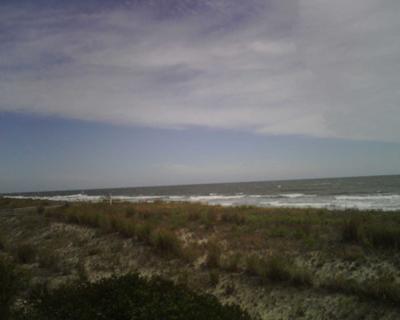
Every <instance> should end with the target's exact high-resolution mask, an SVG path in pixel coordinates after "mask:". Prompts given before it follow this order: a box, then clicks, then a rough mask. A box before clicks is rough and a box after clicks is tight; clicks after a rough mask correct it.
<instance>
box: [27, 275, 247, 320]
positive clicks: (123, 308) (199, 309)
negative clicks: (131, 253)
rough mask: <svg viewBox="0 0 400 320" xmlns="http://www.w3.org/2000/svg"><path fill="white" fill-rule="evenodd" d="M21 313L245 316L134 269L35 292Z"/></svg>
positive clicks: (151, 319) (231, 319)
mask: <svg viewBox="0 0 400 320" xmlns="http://www.w3.org/2000/svg"><path fill="white" fill-rule="evenodd" d="M23 312H24V313H23V314H22V315H20V318H21V319H30V320H39V319H40V320H103V319H118V320H132V319H135V320H158V319H163V320H169V319H170V320H187V319H191V320H203V319H204V320H206V319H213V320H250V317H249V316H248V314H247V313H245V312H243V311H242V310H240V309H239V307H237V306H228V305H225V306H223V305H221V304H220V303H219V302H218V300H217V299H216V298H215V297H213V296H211V295H206V294H196V293H194V292H192V291H190V290H188V289H187V288H186V287H183V286H179V285H174V284H173V283H172V282H169V281H165V280H162V279H160V278H155V279H152V280H144V279H141V278H139V277H138V275H134V274H131V275H125V276H122V277H119V278H115V277H114V278H109V279H103V280H101V281H99V282H97V283H89V282H80V283H74V284H70V285H67V286H64V287H60V288H58V289H55V290H53V291H47V290H43V289H42V290H37V291H34V292H33V294H32V295H31V296H30V297H29V299H28V303H27V308H26V310H25V311H23Z"/></svg>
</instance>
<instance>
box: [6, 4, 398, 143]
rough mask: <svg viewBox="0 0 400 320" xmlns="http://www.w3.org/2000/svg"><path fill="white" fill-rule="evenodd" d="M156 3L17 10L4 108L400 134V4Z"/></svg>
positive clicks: (323, 133)
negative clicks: (84, 9)
mask: <svg viewBox="0 0 400 320" xmlns="http://www.w3.org/2000/svg"><path fill="white" fill-rule="evenodd" d="M151 3H153V7H149V6H144V5H138V4H137V3H133V5H132V6H131V7H130V8H125V9H121V8H118V7H115V8H112V9H109V10H99V11H98V12H93V11H92V12H89V13H88V12H86V13H83V12H79V11H76V10H75V11H73V10H70V9H66V8H64V9H62V8H60V9H42V10H36V9H34V8H32V7H31V8H29V9H28V8H27V7H26V8H19V9H16V8H13V7H11V6H3V8H1V10H0V12H1V13H0V20H1V21H2V29H3V32H2V33H1V35H0V40H2V46H1V48H0V72H1V77H0V96H1V102H0V111H4V112H10V111H11V112H29V113H36V114H42V115H56V116H60V117H67V118H73V119H83V120H91V121H103V122H110V123H117V124H128V125H140V126H149V127H158V128H159V127H161V128H183V129H185V128H190V127H191V126H201V127H212V128H223V129H234V130H245V131H250V132H254V133H257V134H273V135H292V134H293V135H305V136H314V137H332V138H344V139H359V140H378V141H394V142H400V120H399V119H400V108H399V106H398V102H399V101H400V99H399V98H400V91H399V90H398V88H397V87H398V83H399V81H400V76H399V75H400V61H399V60H400V22H399V19H398V16H397V14H396V13H397V12H399V11H398V10H399V9H400V3H399V2H398V1H391V0H384V1H379V2H378V1H373V0H367V1H365V0H355V1H352V2H351V4H349V3H348V1H344V0H339V1H335V2H330V1H327V0H319V1H310V0H300V1H278V0H272V1H255V0H254V1H248V2H247V1H246V4H243V3H242V2H241V1H207V2H204V4H203V5H202V6H193V5H192V4H193V3H194V2H193V1H174V2H172V4H171V5H170V6H169V7H168V8H164V7H162V6H160V4H159V3H158V2H157V1H155V2H151ZM160 3H161V2H160Z"/></svg>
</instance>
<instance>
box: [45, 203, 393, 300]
mask: <svg viewBox="0 0 400 320" xmlns="http://www.w3.org/2000/svg"><path fill="white" fill-rule="evenodd" d="M45 215H46V216H47V217H49V218H50V219H57V220H61V221H64V222H68V223H75V224H80V225H86V226H89V227H95V228H99V229H100V230H101V231H102V232H105V233H113V232H117V233H119V234H120V235H121V236H122V237H126V238H133V239H136V240H137V241H140V242H143V243H144V244H146V245H149V246H151V247H152V248H153V249H154V252H155V253H157V254H159V255H161V256H162V257H165V258H168V259H170V258H174V259H181V260H182V261H184V262H185V263H193V262H194V261H195V260H196V259H197V258H201V257H205V261H204V267H206V268H209V269H210V270H225V271H227V272H246V273H247V274H249V275H251V276H255V277H258V278H259V279H260V281H261V282H268V283H273V284H285V285H290V286H296V287H297V286H299V287H310V288H312V287H316V286H317V287H322V288H325V289H329V290H332V291H337V292H342V293H349V294H355V295H358V296H361V297H366V298H376V299H378V300H387V301H397V302H400V295H399V294H398V291H397V290H396V289H394V286H393V284H392V283H390V282H389V281H382V283H381V284H379V283H377V282H374V281H373V280H371V281H369V280H368V281H365V282H364V283H358V282H354V280H351V279H345V278H341V279H339V278H337V277H333V278H330V279H327V280H326V281H325V282H324V283H319V284H317V283H316V281H315V279H314V275H313V274H312V272H311V271H310V270H308V269H307V268H305V267H301V266H298V265H296V264H295V263H294V257H295V256H296V255H297V256H299V255H305V254H307V253H308V252H312V251H313V252H315V251H318V252H320V253H321V254H322V255H326V256H330V257H331V258H333V259H343V260H346V261H348V260H354V259H358V258H362V257H363V255H364V254H365V252H366V251H369V250H372V251H374V250H375V251H376V252H384V251H387V252H393V250H398V248H399V244H400V215H399V214H398V213H396V212H395V213H383V212H359V211H356V210H345V211H328V210H321V209H288V208H278V209H276V208H257V207H250V206H241V207H222V206H208V205H203V204H200V203H186V202H159V201H156V202H154V203H124V202H121V203H118V202H116V203H114V204H113V205H109V204H108V203H72V204H69V205H66V206H64V207H62V208H57V209H54V210H46V212H45ZM182 230H184V231H185V232H187V233H191V234H193V235H195V236H194V240H191V242H190V241H189V242H188V241H186V240H184V239H183V238H182V237H181V236H180V234H181V232H182ZM199 239H207V240H208V241H205V242H203V243H197V241H198V240H199ZM266 248H267V249H268V252H265V249H266ZM364 249H365V250H364ZM381 280H382V279H381Z"/></svg>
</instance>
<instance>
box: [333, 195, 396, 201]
mask: <svg viewBox="0 0 400 320" xmlns="http://www.w3.org/2000/svg"><path fill="white" fill-rule="evenodd" d="M335 199H336V200H350V201H352V200H400V195H399V194H367V195H351V196H350V195H341V196H335Z"/></svg>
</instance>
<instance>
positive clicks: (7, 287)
mask: <svg viewBox="0 0 400 320" xmlns="http://www.w3.org/2000/svg"><path fill="white" fill-rule="evenodd" d="M18 278H19V276H18V274H17V272H16V270H15V267H14V265H13V264H12V263H11V262H10V261H8V260H6V259H5V258H1V259H0V316H1V319H5V320H6V319H8V318H9V315H10V311H11V307H12V305H13V303H14V300H15V298H16V295H17V292H18V289H19V281H18Z"/></svg>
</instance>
